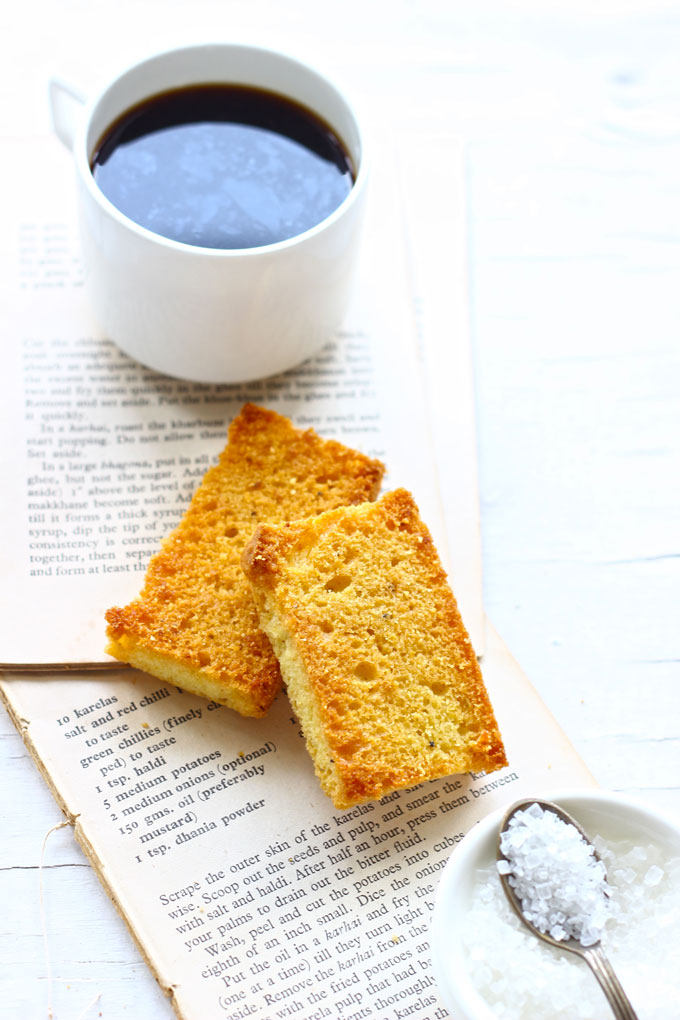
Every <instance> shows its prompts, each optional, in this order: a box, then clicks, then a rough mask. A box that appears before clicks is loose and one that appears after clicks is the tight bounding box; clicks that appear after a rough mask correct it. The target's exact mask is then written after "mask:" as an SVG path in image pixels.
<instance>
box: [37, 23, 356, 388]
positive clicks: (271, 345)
mask: <svg viewBox="0 0 680 1020" xmlns="http://www.w3.org/2000/svg"><path fill="white" fill-rule="evenodd" d="M208 82H211V83H214V82H217V83H225V82H227V83H237V84H242V85H250V86H256V87H259V88H263V89H268V90H270V91H273V92H277V93H281V94H283V95H284V96H287V97H288V98H290V99H293V100H295V101H296V102H298V103H300V104H301V105H303V106H305V107H307V108H308V109H311V110H312V111H313V112H315V113H316V114H317V115H318V116H320V117H321V118H322V120H324V121H325V122H326V123H327V124H329V125H330V126H331V127H332V128H333V129H334V131H335V132H336V134H337V135H338V136H339V138H340V139H341V140H342V142H343V143H344V144H345V146H346V148H347V150H348V151H349V154H350V156H351V158H352V160H353V163H354V166H355V169H356V179H355V182H354V186H353V187H352V189H351V190H350V192H349V194H348V195H347V197H346V198H345V200H344V201H343V202H342V204H341V205H340V206H339V207H338V208H337V209H336V210H335V211H334V212H333V213H331V215H330V216H328V217H327V218H326V219H325V220H323V221H322V222H321V223H319V224H317V225H316V226H314V227H312V228H311V229H309V230H307V231H305V232H304V233H302V234H299V235H298V236H296V237H293V238H290V239H289V240H285V241H280V242H278V243H276V244H269V245H265V246H262V247H259V248H243V249H234V250H225V249H215V248H202V247H196V246H193V245H189V244H184V243H181V242H178V241H173V240H170V239H168V238H165V237H162V236H160V235H159V234H155V233H153V232H152V231H150V230H147V229H145V228H144V227H141V226H139V225H138V224H137V223H135V222H133V221H132V220H131V219H129V218H128V217H127V216H125V215H124V214H123V213H121V212H120V211H119V210H118V209H117V208H116V207H115V206H114V205H112V203H111V202H110V201H109V200H108V199H107V198H106V197H105V196H104V194H103V193H102V191H101V190H100V189H99V187H98V185H97V184H96V182H95V179H94V177H93V175H92V172H91V160H92V156H93V154H94V151H95V147H96V146H97V144H98V142H99V141H100V140H101V138H102V136H103V135H104V133H105V132H106V130H107V128H108V127H109V126H110V125H111V124H112V123H113V122H114V121H115V120H116V119H117V118H118V117H119V116H120V115H121V114H122V113H124V112H125V111H126V110H128V109H129V108H130V107H132V106H134V105H136V104H137V103H139V102H140V101H142V100H144V99H146V98H149V97H151V96H153V95H155V94H157V93H159V92H164V91H166V90H169V89H174V88H181V87H182V86H185V85H192V84H199V83H208ZM50 104H51V111H52V121H53V125H54V129H55V131H56V133H57V135H58V136H59V138H61V140H62V141H63V142H64V143H65V144H66V145H68V146H69V147H71V148H72V149H73V154H74V157H75V166H76V178H77V189H78V211H79V219H80V233H81V245H82V257H83V265H84V271H85V281H86V287H87V290H88V293H89V296H90V299H91V302H92V308H93V311H94V313H95V317H96V318H97V320H98V322H99V324H100V325H101V327H102V329H103V330H104V331H105V333H106V334H107V335H108V336H109V337H110V338H111V339H112V340H113V341H114V342H115V343H116V344H117V345H118V346H119V347H120V348H121V349H122V350H123V351H125V353H127V354H129V355H131V356H132V357H133V358H135V359H137V360H138V361H140V362H142V363H143V364H145V365H148V366H149V367H151V368H153V369H155V370H157V371H159V372H163V373H166V374H168V375H173V376H178V377H180V378H184V379H191V380H194V381H198V382H211V383H218V382H219V383H224V382H244V381H247V380H249V379H256V378H262V377H264V376H268V375H274V374H276V373H278V372H282V371H284V370H285V369H288V368H291V367H292V366H294V365H296V364H299V363H300V362H301V361H303V360H304V359H305V358H307V357H309V356H310V355H311V354H313V353H314V352H315V351H317V350H318V349H319V348H320V347H321V346H322V345H323V344H324V342H326V341H327V340H328V339H329V337H330V336H331V334H332V333H333V331H334V329H335V328H336V327H337V326H338V324H339V323H340V321H341V319H342V316H343V313H344V311H345V308H346V304H347V299H348V296H349V291H350V286H351V278H352V275H353V269H354V265H355V262H356V256H357V250H358V242H359V236H360V232H361V223H362V218H363V210H364V206H365V195H366V177H367V170H368V167H367V163H366V151H365V140H364V138H363V136H362V132H361V129H360V126H359V123H358V120H357V117H356V115H355V113H354V111H353V109H352V106H351V105H350V103H349V101H348V100H347V99H346V98H345V97H344V96H343V94H342V93H341V92H340V91H339V90H338V89H337V88H336V87H335V86H334V85H332V84H331V83H330V82H329V81H328V80H327V79H326V78H325V77H324V76H323V75H321V74H319V72H317V71H315V70H313V69H312V68H311V67H309V66H307V65H306V64H303V63H301V62H300V61H299V60H296V59H293V58H291V57H288V56H286V55H284V54H282V53H277V52H275V51H273V50H268V49H263V48H260V47H255V46H246V45H239V44H229V43H224V44H220V43H207V44H203V45H195V46H187V47H183V48H178V49H172V50H167V51H165V52H163V53H159V54H156V55H155V56H151V57H149V58H148V59H145V60H143V61H141V62H139V63H136V64H134V65H133V66H132V67H129V68H128V69H127V70H125V71H123V72H122V73H121V74H119V75H118V76H117V77H116V78H115V79H114V80H113V81H112V82H110V83H109V84H108V85H107V86H106V87H105V88H104V89H103V90H102V91H101V92H100V93H99V94H98V95H97V96H95V97H94V99H92V100H91V101H89V102H85V101H84V100H82V99H81V97H80V95H79V93H78V92H77V91H76V90H75V89H74V88H72V87H71V86H69V85H67V84H65V83H64V82H62V81H60V80H58V79H53V80H52V81H51V82H50Z"/></svg>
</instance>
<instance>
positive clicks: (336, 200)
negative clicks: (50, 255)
mask: <svg viewBox="0 0 680 1020" xmlns="http://www.w3.org/2000/svg"><path fill="white" fill-rule="evenodd" d="M92 173H93V174H94V178H95V180H96V182H97V184H98V185H99V187H100V188H101V190H102V191H103V192H104V194H105V195H106V197H107V198H108V199H109V200H110V201H111V202H112V203H113V205H115V206H116V208H117V209H119V210H120V211H121V212H122V213H124V214H125V215H126V216H128V217H129V218H130V219H131V220H134V221H135V222H136V223H139V224H140V225H141V226H143V227H146V228H147V229H148V230H152V231H154V233H156V234H162V235H163V236H164V237H169V238H172V239H173V240H175V241H183V242H184V243H185V244H193V245H200V246H202V247H206V248H256V247H259V246H261V245H264V244H273V243H274V242H276V241H283V240H286V239H287V238H289V237H295V236H296V235H297V234H301V233H302V232H303V231H305V230H308V229H309V228H310V227H313V226H315V225H316V224H317V223H320V222H321V221H322V220H324V219H325V218H326V217H327V216H328V215H329V214H330V213H332V212H333V210H334V209H337V207H338V206H339V205H340V204H341V203H342V201H343V200H344V198H345V197H346V195H347V194H348V192H349V191H350V189H351V188H352V184H353V182H354V169H353V166H352V163H351V160H350V157H349V155H348V153H347V151H346V150H345V148H344V146H343V144H342V142H341V141H340V139H339V138H338V137H337V136H336V135H335V134H334V132H333V131H332V130H331V128H330V127H329V126H328V125H327V124H325V123H324V122H323V121H322V120H321V119H320V118H319V117H317V116H316V114H314V113H312V112H311V111H310V110H308V109H306V108H305V107H303V106H300V105H298V104H297V103H295V102H293V101H292V100H289V99H287V98H285V97H283V96H280V95H277V94H275V93H273V92H267V91H264V90H260V89H254V88H249V87H247V86H241V85H196V86H190V87H187V88H182V89H177V90H173V91H170V92H164V93H162V94H160V95H157V96H153V97H152V98H150V99H148V100H146V101H145V102H143V103H140V104H139V105H138V106H135V107H133V108H132V109H131V110H128V111H127V112H126V113H125V114H123V116H121V117H120V118H119V119H118V120H117V121H116V122H115V123H114V124H113V125H112V126H111V127H110V128H109V130H108V131H107V132H106V134H105V135H104V137H103V138H102V140H101V141H100V143H99V145H98V146H97V149H96V151H95V155H94V158H93V160H92Z"/></svg>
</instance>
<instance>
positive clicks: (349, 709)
mask: <svg viewBox="0 0 680 1020" xmlns="http://www.w3.org/2000/svg"><path fill="white" fill-rule="evenodd" d="M242 564H243V569H244V571H245V573H246V575H247V577H248V578H249V580H250V582H251V584H252V586H253V592H254V595H255V600H256V602H257V606H258V610H259V613H260V624H261V626H262V628H263V630H264V631H265V633H266V634H267V635H268V636H269V639H270V641H271V643H272V645H273V647H274V650H275V652H276V654H277V656H278V658H279V662H280V664H281V672H282V674H283V679H284V682H285V683H286V685H287V688H288V695H289V697H290V700H291V704H292V706H293V709H294V711H295V713H296V715H297V717H298V719H299V721H300V723H301V725H302V729H303V732H304V735H305V739H306V741H307V746H308V748H309V752H310V754H311V756H312V759H313V761H314V765H315V769H316V773H317V775H318V777H319V780H320V782H321V785H322V787H323V789H324V790H325V792H326V793H327V794H328V795H329V796H330V797H331V799H332V801H333V803H334V804H335V806H336V807H337V808H340V809H345V808H349V807H352V806H353V805H355V804H359V803H361V802H363V801H367V800H373V799H379V798H380V797H383V796H384V795H385V794H387V793H389V792H390V791H392V790H395V789H400V788H403V787H408V786H413V785H416V784H417V783H420V782H422V781H424V780H427V779H435V778H437V777H440V776H446V775H451V774H453V773H462V772H469V771H481V770H484V771H486V772H491V771H493V770H495V769H498V768H501V767H502V766H503V765H507V761H506V757H505V751H504V748H503V742H502V740H501V736H500V733H499V731H498V726H497V724H496V720H495V718H494V714H493V709H492V707H491V704H490V702H489V698H488V695H487V692H486V689H485V687H484V682H483V680H482V675H481V672H480V669H479V665H478V663H477V658H476V656H475V653H474V651H473V649H472V645H471V643H470V638H469V637H468V635H467V632H466V630H465V628H464V626H463V623H462V621H461V618H460V614H459V612H458V608H457V605H456V601H455V598H454V596H453V592H452V591H451V588H450V587H449V584H448V582H447V579H446V574H445V573H444V570H443V569H442V566H441V563H440V561H439V557H438V555H437V551H436V549H435V547H434V544H433V542H432V538H431V537H430V534H429V532H428V530H427V528H426V527H425V525H424V524H423V522H422V521H421V519H420V516H419V513H418V509H417V507H416V505H415V503H414V501H413V497H412V496H411V495H410V493H408V492H406V490H404V489H397V490H395V491H393V492H390V493H388V494H387V495H385V496H383V498H382V499H381V500H379V501H378V502H377V503H365V504H363V505H361V506H354V507H347V508H342V509H339V510H331V511H329V512H328V513H323V514H321V515H320V516H319V517H316V518H313V519H310V520H307V521H299V522H297V523H292V524H289V525H284V526H283V527H274V526H271V525H266V524H265V525H262V526H261V527H259V528H258V529H257V531H256V533H255V535H254V536H253V538H252V539H251V541H250V542H249V543H248V545H247V546H246V548H245V550H244V553H243V559H242Z"/></svg>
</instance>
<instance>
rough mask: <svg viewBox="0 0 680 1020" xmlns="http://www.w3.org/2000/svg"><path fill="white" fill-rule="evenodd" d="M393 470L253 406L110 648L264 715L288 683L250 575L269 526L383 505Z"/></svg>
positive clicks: (115, 621) (109, 616) (114, 620)
mask: <svg viewBox="0 0 680 1020" xmlns="http://www.w3.org/2000/svg"><path fill="white" fill-rule="evenodd" d="M383 470H384V468H383V465H382V464H381V463H380V462H379V461H377V460H372V459H371V458H369V457H367V456H365V455H364V454H362V453H358V452H357V451H356V450H352V449H349V448H348V447H346V446H343V445H342V444H341V443H339V442H336V441H335V440H324V439H322V438H320V437H319V436H318V435H317V434H316V432H314V431H313V430H312V429H309V430H306V431H300V430H299V429H296V428H294V427H293V425H292V423H291V422H290V421H289V420H288V419H287V418H284V417H283V416H282V415H280V414H277V413H276V412H274V411H270V410H266V409H264V408H261V407H257V406H255V405H254V404H246V405H245V406H244V407H243V408H242V410H241V411H240V413H239V414H238V415H237V416H236V417H235V418H234V420H233V421H232V423H231V425H230V427H229V432H228V442H227V445H226V447H225V449H224V450H223V452H222V454H221V455H220V458H219V462H218V463H217V464H216V465H215V466H214V467H211V468H210V469H209V470H208V472H207V473H206V475H205V477H204V478H203V481H202V482H201V484H200V486H199V487H198V489H197V491H196V492H195V494H194V497H193V499H192V501H191V504H190V506H189V508H188V509H187V511H186V513H185V515H184V517H183V518H182V520H181V521H180V523H179V525H178V526H177V527H176V528H175V530H174V531H173V532H172V533H171V534H170V535H168V537H167V538H165V539H164V541H163V542H162V545H161V548H160V551H159V552H157V553H156V554H155V555H154V556H153V557H152V559H151V561H150V563H149V566H148V569H147V572H146V576H145V580H144V586H143V588H142V591H141V593H140V594H139V596H138V597H137V598H135V599H134V601H132V602H131V603H130V604H129V605H127V606H125V607H124V608H118V607H116V608H112V609H109V610H108V612H107V613H106V620H107V623H108V628H107V635H108V638H109V644H108V647H107V651H108V652H109V653H110V654H111V655H112V656H114V657H115V658H116V659H120V660H121V661H123V662H127V663H130V664H131V665H132V666H136V667H137V668H138V669H141V670H144V671H145V672H147V673H150V674H152V675H153V676H156V677H159V678H160V679H161V680H164V681H167V682H168V683H171V684H174V685H175V686H176V687H181V688H183V689H184V690H186V691H190V692H191V693H192V694H198V695H201V696H203V697H206V698H211V699H212V700H214V701H216V702H219V703H220V704H224V705H228V706H229V707H230V708H233V709H235V710H236V711H237V712H240V713H241V714H242V715H246V716H261V715H263V714H264V713H265V712H266V710H267V708H268V707H269V706H270V704H271V703H272V701H273V700H274V698H275V697H276V695H277V693H278V691H279V690H280V687H281V676H280V671H279V666H278V663H277V661H276V657H275V656H274V654H273V652H272V649H271V645H270V644H269V641H268V640H267V638H266V637H265V635H264V634H263V633H262V632H261V630H260V628H259V625H258V617H257V611H256V609H255V605H254V602H253V597H252V594H251V590H250V587H249V585H248V582H247V581H246V579H245V577H244V576H243V571H242V570H241V567H240V558H241V553H242V551H243V547H244V545H245V543H246V541H247V540H248V539H249V538H250V536H251V535H252V534H253V531H254V530H255V527H256V525H257V524H258V523H259V522H261V521H272V522H275V523H276V522H284V521H288V520H296V519H298V518H300V517H303V516H308V515H310V514H315V513H320V512H321V511H324V510H328V509H330V508H333V507H338V506H341V505H343V504H346V503H361V502H363V501H365V500H370V499H374V498H375V497H376V496H377V494H378V490H379V488H380V481H381V478H382V475H383Z"/></svg>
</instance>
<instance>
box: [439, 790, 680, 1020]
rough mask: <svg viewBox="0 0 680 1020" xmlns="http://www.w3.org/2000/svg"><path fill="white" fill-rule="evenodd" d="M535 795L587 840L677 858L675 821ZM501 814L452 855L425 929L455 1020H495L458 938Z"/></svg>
mask: <svg viewBox="0 0 680 1020" xmlns="http://www.w3.org/2000/svg"><path fill="white" fill-rule="evenodd" d="M535 796H536V797H537V798H540V799H543V800H550V801H553V802H554V803H557V804H559V805H560V806H561V807H563V808H564V809H565V810H566V811H568V812H569V814H571V815H572V817H573V818H574V819H575V820H576V821H577V822H579V823H580V824H581V825H582V826H583V828H584V830H585V831H586V832H587V833H588V835H589V836H595V835H596V834H598V833H599V834H600V835H602V836H603V837H604V838H605V839H612V840H620V839H632V840H634V841H637V840H639V841H640V842H641V843H645V842H646V843H649V842H655V843H657V845H659V846H661V847H663V848H664V849H665V850H666V851H667V853H668V856H669V857H670V856H672V855H677V854H680V821H678V820H674V819H672V818H670V817H667V816H665V815H664V814H663V813H661V812H659V811H657V810H655V809H654V808H651V807H648V806H647V805H645V804H642V803H640V802H639V801H636V800H634V799H632V798H629V797H626V796H624V795H622V794H616V793H611V792H608V791H605V790H597V789H595V790H560V791H554V790H553V791H550V790H547V791H546V790H542V791H536V792H535ZM509 806H510V805H509V804H508V805H507V807H509ZM506 809H507V808H502V809H500V810H499V811H495V812H493V814H491V815H488V816H487V817H486V818H484V819H483V820H482V821H481V822H479V823H478V824H477V825H476V826H475V827H474V828H473V829H471V830H470V832H469V833H468V834H467V835H466V836H465V838H464V839H463V840H462V841H461V843H460V844H459V845H458V846H457V847H456V849H455V850H454V852H453V854H452V855H451V857H450V859H449V862H448V864H447V865H446V867H445V868H444V871H443V872H442V876H441V879H440V882H439V886H438V889H437V895H436V900H435V907H434V914H433V919H432V926H431V929H430V940H431V947H432V961H433V966H434V972H435V977H436V979H437V984H438V986H439V992H440V995H441V997H442V1000H443V1002H444V1003H445V1005H446V1006H447V1008H448V1009H449V1010H450V1011H451V1014H452V1015H453V1016H455V1017H456V1020H496V1014H495V1013H494V1012H493V1011H492V1010H491V1009H490V1008H489V1006H488V1005H487V1004H486V1002H485V1001H484V1000H483V999H482V997H481V996H480V995H479V993H478V992H477V990H476V988H475V987H474V986H473V984H472V982H471V980H470V978H469V975H468V973H467V969H466V966H465V958H464V953H463V947H462V933H463V930H464V926H465V923H466V915H467V907H468V906H469V904H470V902H471V896H472V888H473V884H474V877H475V871H476V870H477V869H478V868H483V867H488V866H489V865H490V864H491V863H492V861H494V860H495V857H496V840H497V836H498V827H499V825H500V822H501V819H502V817H503V815H504V814H505V811H506ZM511 965H512V961H511V960H508V966H511Z"/></svg>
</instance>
